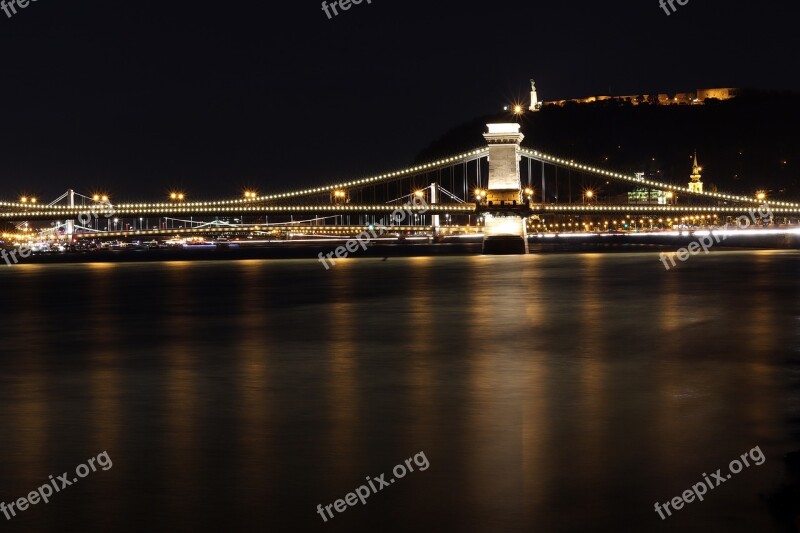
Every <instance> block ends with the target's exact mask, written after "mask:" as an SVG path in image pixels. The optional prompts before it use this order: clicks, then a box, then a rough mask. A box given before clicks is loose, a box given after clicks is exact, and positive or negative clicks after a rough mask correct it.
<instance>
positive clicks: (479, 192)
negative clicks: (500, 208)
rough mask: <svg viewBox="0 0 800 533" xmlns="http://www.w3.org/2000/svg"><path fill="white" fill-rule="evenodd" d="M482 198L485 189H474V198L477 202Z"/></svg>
mask: <svg viewBox="0 0 800 533" xmlns="http://www.w3.org/2000/svg"><path fill="white" fill-rule="evenodd" d="M484 198H486V191H484V190H483V189H476V190H475V199H476V200H477V201H478V202H480V201H482V200H483V199H484Z"/></svg>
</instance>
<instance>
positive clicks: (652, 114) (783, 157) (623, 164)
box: [417, 91, 800, 199]
mask: <svg viewBox="0 0 800 533" xmlns="http://www.w3.org/2000/svg"><path fill="white" fill-rule="evenodd" d="M799 119H800V95H797V94H792V93H765V92H756V91H746V92H745V93H744V94H743V95H742V96H740V97H738V98H736V99H733V100H728V101H724V102H721V101H717V100H709V101H707V103H706V105H704V106H652V105H639V106H633V105H631V104H627V103H619V102H609V101H606V102H597V103H593V104H583V105H578V104H572V105H569V104H568V105H567V106H565V107H563V108H562V107H545V108H544V109H542V110H541V111H539V112H536V113H530V112H526V113H525V114H524V115H522V116H520V117H515V116H514V115H512V114H510V113H498V114H496V115H487V116H484V117H480V118H476V119H475V120H473V121H470V122H469V123H465V124H462V125H460V126H458V127H456V128H454V129H453V130H451V131H450V132H448V133H446V134H445V135H443V136H442V137H441V138H440V139H438V140H436V141H435V142H433V143H432V144H431V145H430V146H429V147H428V148H426V149H425V150H423V151H422V152H421V153H420V154H419V156H418V158H417V161H418V162H419V161H426V160H431V159H434V158H436V157H439V156H442V155H446V154H453V153H456V152H459V151H463V150H466V149H470V148H474V147H476V146H482V145H484V144H485V142H484V140H483V138H482V136H481V135H482V133H483V132H484V131H486V124H487V123H489V122H519V123H520V124H521V125H522V131H523V133H524V134H525V140H524V141H523V146H526V147H530V148H535V149H538V150H542V151H544V152H548V153H551V154H554V155H560V156H562V157H565V158H570V159H574V160H576V161H580V162H582V163H586V164H593V165H598V166H602V167H604V168H610V169H614V170H617V171H620V172H622V171H625V172H627V173H634V172H647V173H653V174H656V175H658V176H660V177H663V178H664V179H665V180H666V181H669V182H674V183H680V184H685V182H687V181H688V176H689V174H690V171H691V157H692V154H693V152H694V150H695V149H697V152H698V157H699V159H700V163H701V165H702V166H703V168H704V171H703V181H704V182H705V184H706V190H714V187H717V188H718V189H719V190H724V191H729V192H734V193H740V194H752V193H754V192H755V191H756V190H766V191H767V192H768V193H769V195H770V197H771V198H774V199H776V198H794V199H800V130H798V126H797V124H798V121H799Z"/></svg>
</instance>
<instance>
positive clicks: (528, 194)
mask: <svg viewBox="0 0 800 533" xmlns="http://www.w3.org/2000/svg"><path fill="white" fill-rule="evenodd" d="M525 198H527V199H528V201H529V202H530V201H531V200H532V199H533V189H531V188H530V187H526V188H525Z"/></svg>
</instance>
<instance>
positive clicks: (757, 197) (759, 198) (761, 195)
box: [756, 192, 767, 202]
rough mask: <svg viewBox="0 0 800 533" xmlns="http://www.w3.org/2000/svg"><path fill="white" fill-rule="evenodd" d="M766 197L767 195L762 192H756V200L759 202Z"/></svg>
mask: <svg viewBox="0 0 800 533" xmlns="http://www.w3.org/2000/svg"><path fill="white" fill-rule="evenodd" d="M766 198H767V195H766V194H765V193H763V192H759V193H758V194H756V200H758V201H759V202H763V201H764V200H766Z"/></svg>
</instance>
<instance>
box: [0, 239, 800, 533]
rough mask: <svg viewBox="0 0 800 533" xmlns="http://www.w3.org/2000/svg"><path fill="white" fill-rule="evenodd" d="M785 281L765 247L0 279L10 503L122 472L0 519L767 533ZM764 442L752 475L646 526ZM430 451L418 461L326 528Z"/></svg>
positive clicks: (71, 270)
mask: <svg viewBox="0 0 800 533" xmlns="http://www.w3.org/2000/svg"><path fill="white" fill-rule="evenodd" d="M799 269H800V255H798V254H797V253H795V252H779V251H769V252H756V251H748V252H721V251H720V252H712V253H711V254H709V255H708V256H705V255H703V256H697V257H693V258H691V259H690V260H689V261H687V262H686V263H684V264H681V265H679V266H678V267H677V268H674V269H672V270H670V271H668V272H667V271H665V270H664V268H663V266H662V264H661V263H660V262H659V260H658V254H657V253H632V254H631V253H607V254H594V253H583V254H550V255H529V256H522V257H482V256H464V257H429V258H390V259H388V260H381V259H380V258H378V259H371V258H369V259H363V258H362V259H351V260H345V261H340V262H339V263H338V264H337V265H336V266H335V267H333V268H332V269H331V270H330V271H326V270H325V269H324V268H323V267H322V266H321V265H320V264H319V263H318V262H317V261H315V260H271V261H270V260H253V261H230V262H227V261H225V262H163V263H139V264H121V263H118V264H114V263H104V264H80V265H17V266H14V267H10V268H9V267H3V268H2V269H0V289H1V290H2V295H3V301H2V308H3V312H2V317H3V320H2V321H1V322H0V342H2V347H0V428H1V429H0V501H2V502H5V503H10V502H14V501H16V500H18V499H19V498H22V497H26V496H27V495H28V493H29V492H31V491H33V490H36V489H37V488H38V487H39V486H41V485H43V484H46V483H48V481H49V478H48V476H50V475H52V476H54V478H55V477H58V476H59V475H62V474H63V473H65V472H66V473H69V477H70V478H72V477H73V473H74V472H75V467H76V466H77V465H80V464H81V463H85V462H86V461H87V460H88V459H89V458H93V457H96V456H97V455H98V454H100V453H102V452H104V451H105V452H107V454H108V456H109V457H110V459H111V460H112V461H113V467H111V468H109V469H108V470H102V469H98V470H97V471H96V472H91V473H90V474H89V475H88V476H87V477H85V478H84V479H80V480H79V482H77V483H73V484H72V485H70V486H68V487H66V488H63V489H61V490H60V492H58V493H57V494H54V495H53V496H52V497H51V499H50V503H48V504H44V503H43V502H40V503H38V504H37V505H33V506H31V507H30V508H28V509H27V510H25V511H24V512H21V511H18V512H17V515H16V516H15V517H12V519H11V520H6V518H5V517H4V516H3V515H2V514H0V524H2V529H3V531H19V532H32V531H35V532H38V533H49V532H62V531H80V532H88V533H94V532H117V531H119V532H142V531H154V532H155V531H159V532H160V531H165V532H166V531H169V532H173V531H206V530H209V531H210V530H213V531H236V532H238V531H241V532H249V531H253V532H256V531H276V532H284V531H285V532H294V531H300V532H304V531H321V532H340V531H341V532H345V531H347V532H353V531H363V532H367V531H370V532H373V531H381V532H409V531H418V532H428V531H430V532H434V531H436V532H462V531H463V532H481V533H482V532H523V531H525V532H530V531H543V532H587V531H609V532H623V531H637V532H640V531H648V532H659V531H665V532H666V531H681V532H698V533H699V532H703V533H707V532H709V531H726V532H738V531H742V532H753V531H759V532H772V531H775V532H778V531H781V529H780V528H779V526H778V525H777V523H776V522H775V520H774V519H773V518H772V516H771V514H770V512H769V508H768V506H767V504H766V502H765V497H766V496H767V495H769V494H772V493H775V492H776V491H777V490H778V489H780V486H781V484H782V483H783V482H784V481H785V479H786V478H785V467H784V463H783V461H782V458H783V456H784V455H785V454H786V453H787V452H790V451H793V450H795V449H798V448H800V441H799V440H798V430H800V422H799V421H800V380H799V379H798V378H800V366H799V365H798V361H800V357H798V356H799V355H800V354H798V348H800V277H798V271H799ZM756 446H758V447H759V448H760V450H762V451H763V454H764V456H765V458H766V460H765V462H764V463H763V464H762V465H760V466H758V465H755V464H751V466H750V467H747V468H744V469H743V470H742V472H741V473H738V474H736V475H735V476H733V477H732V478H731V479H727V480H726V481H725V483H724V484H722V485H721V486H719V487H715V488H714V489H713V490H709V492H708V493H707V494H706V496H705V499H704V501H702V502H699V501H694V502H692V503H689V504H686V505H685V506H684V507H683V508H682V509H681V510H679V511H674V512H673V515H672V516H671V517H668V518H667V519H666V520H663V521H662V520H661V518H660V517H659V515H658V514H657V513H656V512H655V511H654V504H655V502H657V501H658V502H662V503H663V502H668V501H670V500H671V499H672V498H673V497H675V496H679V495H681V493H683V491H685V490H687V489H690V488H691V487H692V485H694V484H696V483H698V482H702V480H703V477H702V475H703V474H704V473H707V474H709V475H710V474H711V473H712V472H716V471H717V469H719V468H721V469H722V472H723V473H724V472H727V471H728V464H729V462H730V461H731V460H733V459H736V458H739V457H740V456H741V455H742V454H745V453H746V452H748V451H749V450H751V449H753V448H754V447H756ZM419 452H424V454H425V457H426V458H427V460H428V461H429V464H430V467H429V468H427V469H426V470H425V471H420V469H419V468H415V471H414V472H412V473H409V474H407V475H406V476H405V477H403V478H402V479H397V480H396V482H395V483H392V484H390V485H389V486H388V487H384V488H383V489H381V490H380V491H379V492H377V494H372V495H371V496H370V497H369V498H368V499H367V500H366V505H364V504H361V503H360V502H359V503H357V504H356V505H355V506H352V507H347V508H346V510H345V511H344V512H334V515H335V516H334V518H328V519H327V520H328V521H327V522H324V521H323V518H322V517H321V516H320V514H318V511H317V506H318V505H319V504H322V506H323V507H324V506H326V505H330V504H333V503H334V502H335V501H336V500H338V499H343V498H345V497H346V495H347V494H348V493H350V492H352V491H355V490H356V489H357V488H358V487H359V486H361V485H362V484H365V483H367V481H366V479H365V478H366V477H368V476H369V477H371V478H373V479H374V478H376V477H377V476H380V475H381V474H382V473H387V474H389V475H387V476H386V479H387V480H388V479H389V477H390V476H391V477H394V476H393V475H392V473H391V472H392V469H393V467H394V466H395V465H397V464H398V463H404V461H405V460H406V459H407V458H411V457H413V456H414V455H415V454H418V453H419ZM411 464H412V465H413V464H414V463H413V461H412V463H411ZM415 466H416V465H415ZM59 487H60V485H59Z"/></svg>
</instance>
